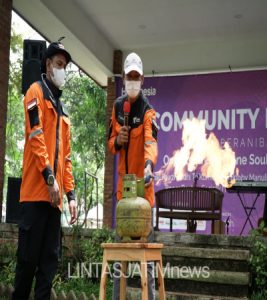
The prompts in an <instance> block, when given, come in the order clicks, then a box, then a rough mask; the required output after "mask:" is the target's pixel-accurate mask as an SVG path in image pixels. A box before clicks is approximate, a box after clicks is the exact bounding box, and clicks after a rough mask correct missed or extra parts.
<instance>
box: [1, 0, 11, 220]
mask: <svg viewBox="0 0 267 300" xmlns="http://www.w3.org/2000/svg"><path fill="white" fill-rule="evenodd" d="M11 16H12V0H0V41H1V42H0V144H1V146H0V222H1V220H2V205H3V188H4V175H5V153H6V151H5V150H6V120H7V96H8V78H9V49H10V37H11Z"/></svg>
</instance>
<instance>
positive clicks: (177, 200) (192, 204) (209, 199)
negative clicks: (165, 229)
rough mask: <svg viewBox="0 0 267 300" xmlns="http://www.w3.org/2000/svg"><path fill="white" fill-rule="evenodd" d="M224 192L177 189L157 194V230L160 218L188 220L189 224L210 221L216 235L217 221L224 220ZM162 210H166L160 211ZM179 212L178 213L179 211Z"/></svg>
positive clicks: (189, 188) (195, 188) (164, 190)
mask: <svg viewBox="0 0 267 300" xmlns="http://www.w3.org/2000/svg"><path fill="white" fill-rule="evenodd" d="M223 196H224V194H223V192H221V191H220V190H218V189H216V188H202V187H175V188H168V189H163V190H160V191H158V192H156V205H157V211H156V228H155V229H156V230H158V229H159V218H169V219H170V231H172V220H173V219H183V220H187V224H189V223H190V222H191V221H193V222H194V223H195V222H196V220H210V221H211V222H212V228H211V232H212V233H214V228H215V220H218V221H221V219H222V200H223ZM160 208H164V209H166V210H164V211H160ZM177 210H178V211H177Z"/></svg>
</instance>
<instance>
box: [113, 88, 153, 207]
mask: <svg viewBox="0 0 267 300" xmlns="http://www.w3.org/2000/svg"><path fill="white" fill-rule="evenodd" d="M126 100H127V97H126V96H122V97H120V98H118V99H117V100H116V102H115V104H114V106H113V110H112V116H111V121H110V130H109V137H108V147H109V150H110V151H111V152H112V153H113V154H116V153H119V164H118V175H119V176H118V186H117V199H118V200H120V199H121V198H122V179H123V176H124V175H125V174H126V169H128V174H136V176H137V177H138V178H142V177H144V168H145V166H146V165H147V164H151V166H152V170H153V167H154V165H155V164H156V162H157V156H158V146H157V125H156V113H155V111H154V109H153V108H152V107H151V105H150V104H149V102H148V100H147V99H146V98H145V97H144V96H143V95H142V93H140V95H139V97H138V99H137V100H136V101H135V102H134V103H132V104H131V111H130V114H129V126H130V127H131V129H130V131H129V142H128V147H127V148H126V149H125V148H124V147H120V146H118V144H117V143H116V139H117V136H118V134H119V131H120V128H121V127H122V126H123V124H124V113H123V103H124V102H125V101H126ZM145 198H146V199H147V200H148V201H149V203H150V205H151V207H153V206H154V182H152V184H151V185H150V186H149V187H147V188H145Z"/></svg>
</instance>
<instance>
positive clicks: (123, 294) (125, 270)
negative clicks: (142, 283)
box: [120, 261, 127, 300]
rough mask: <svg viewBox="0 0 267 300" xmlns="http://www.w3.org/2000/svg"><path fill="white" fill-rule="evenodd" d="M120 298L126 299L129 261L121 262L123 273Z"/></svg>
mask: <svg viewBox="0 0 267 300" xmlns="http://www.w3.org/2000/svg"><path fill="white" fill-rule="evenodd" d="M120 275H121V277H120V300H125V299H126V276H127V262H126V261H122V262H121V273H120Z"/></svg>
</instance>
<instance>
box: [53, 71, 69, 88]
mask: <svg viewBox="0 0 267 300" xmlns="http://www.w3.org/2000/svg"><path fill="white" fill-rule="evenodd" d="M53 73H54V76H53V75H52V74H51V79H52V81H53V83H54V85H55V86H56V87H57V88H59V89H60V90H62V88H63V85H64V84H65V77H66V73H65V69H63V68H61V69H57V68H55V67H53Z"/></svg>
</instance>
